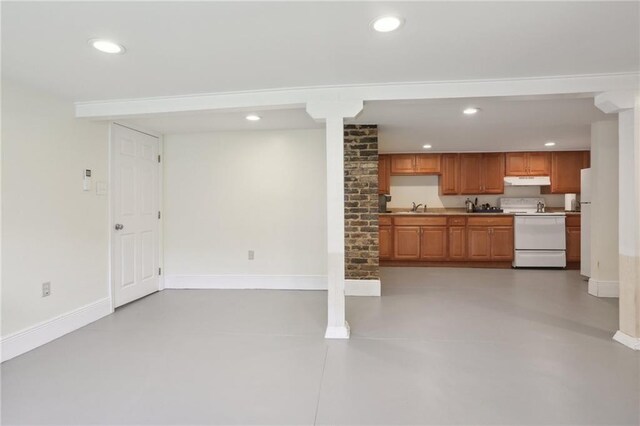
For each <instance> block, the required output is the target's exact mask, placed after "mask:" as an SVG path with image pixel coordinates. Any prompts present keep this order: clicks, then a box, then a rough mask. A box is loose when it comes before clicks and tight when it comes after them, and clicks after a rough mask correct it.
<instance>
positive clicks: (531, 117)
mask: <svg viewBox="0 0 640 426" xmlns="http://www.w3.org/2000/svg"><path fill="white" fill-rule="evenodd" d="M468 106H475V107H478V108H480V109H481V110H480V112H478V113H477V114H475V115H472V116H467V115H464V114H462V110H463V109H464V108H466V107H468ZM615 119H616V116H615V115H607V114H604V113H603V112H601V111H600V110H599V109H597V108H596V107H595V106H594V104H593V98H582V99H575V98H557V99H545V98H542V99H536V98H530V99H524V100H521V99H513V98H481V99H442V100H424V101H387V102H368V103H367V105H366V108H365V109H364V111H363V112H362V114H361V115H360V116H358V118H357V119H356V120H355V122H358V123H362V124H364V123H375V124H378V125H379V148H380V151H381V152H416V151H424V150H423V149H422V145H425V144H430V145H432V149H431V150H432V151H439V152H443V151H455V152H459V151H521V150H545V149H549V148H547V147H545V146H544V143H545V142H547V141H555V142H556V143H557V145H556V146H555V147H554V148H553V149H556V150H567V149H586V148H589V146H590V145H591V123H592V122H595V121H599V120H615Z"/></svg>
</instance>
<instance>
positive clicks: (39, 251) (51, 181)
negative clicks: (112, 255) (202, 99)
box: [2, 79, 108, 337]
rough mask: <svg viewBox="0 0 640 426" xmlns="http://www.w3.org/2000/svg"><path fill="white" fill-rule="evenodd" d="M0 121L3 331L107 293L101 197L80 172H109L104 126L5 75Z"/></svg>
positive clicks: (104, 214) (15, 329)
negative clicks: (86, 188) (45, 292)
mask: <svg viewBox="0 0 640 426" xmlns="http://www.w3.org/2000/svg"><path fill="white" fill-rule="evenodd" d="M2 125H3V126H2V336H3V337H4V336H7V335H9V334H12V333H15V332H18V331H21V330H24V329H27V328H29V327H32V326H34V325H36V324H38V323H40V322H44V321H48V320H50V319H52V318H54V317H57V316H59V315H62V314H66V313H69V312H71V311H74V310H76V309H78V308H80V307H83V306H85V305H87V304H90V303H92V302H95V301H97V300H100V299H104V298H106V297H107V296H108V281H107V278H108V231H107V197H105V196H97V195H96V193H95V191H90V192H83V191H82V179H81V177H82V170H83V169H84V168H89V169H91V170H92V171H93V176H94V183H95V181H97V180H102V181H106V180H107V152H108V127H107V125H106V124H104V123H102V124H96V123H91V122H87V121H81V120H77V119H75V118H74V109H73V104H72V103H71V102H69V101H65V100H61V99H57V98H55V97H53V96H50V95H48V94H44V93H40V92H37V91H35V90H31V89H28V88H25V87H22V86H20V85H18V84H16V83H14V82H11V81H6V80H4V79H3V80H2ZM94 188H95V186H94ZM45 281H50V282H51V286H52V288H51V295H50V296H49V297H46V298H43V297H41V288H42V287H41V286H42V283H43V282H45Z"/></svg>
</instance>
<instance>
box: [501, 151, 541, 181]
mask: <svg viewBox="0 0 640 426" xmlns="http://www.w3.org/2000/svg"><path fill="white" fill-rule="evenodd" d="M550 174H551V154H550V153H548V152H507V153H506V154H505V176H549V175H550Z"/></svg>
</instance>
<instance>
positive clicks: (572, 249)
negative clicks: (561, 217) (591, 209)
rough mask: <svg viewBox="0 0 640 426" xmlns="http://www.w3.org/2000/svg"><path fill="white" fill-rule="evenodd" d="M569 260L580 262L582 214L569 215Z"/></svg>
mask: <svg viewBox="0 0 640 426" xmlns="http://www.w3.org/2000/svg"><path fill="white" fill-rule="evenodd" d="M565 220H566V222H565V223H566V230H567V238H566V239H567V262H580V215H567V217H566V219H565Z"/></svg>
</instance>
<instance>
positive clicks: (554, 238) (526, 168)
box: [378, 150, 591, 277]
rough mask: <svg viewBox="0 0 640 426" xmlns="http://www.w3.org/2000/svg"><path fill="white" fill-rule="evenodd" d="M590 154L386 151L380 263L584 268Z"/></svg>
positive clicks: (381, 195)
mask: <svg viewBox="0 0 640 426" xmlns="http://www.w3.org/2000/svg"><path fill="white" fill-rule="evenodd" d="M590 162H591V158H590V151H588V150H575V151H550V150H548V151H525V152H522V151H516V152H459V153H452V152H446V153H401V154H381V155H379V159H378V194H379V244H380V251H379V254H380V265H381V266H447V267H462V268H464V267H475V268H559V269H581V274H582V275H583V276H585V277H588V276H589V257H590V255H589V246H590V244H589V227H588V226H585V227H583V226H581V225H582V221H583V220H584V218H585V217H586V218H587V221H586V223H589V222H588V215H589V209H590V204H589V201H590V198H589V192H590V191H589V167H590Z"/></svg>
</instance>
